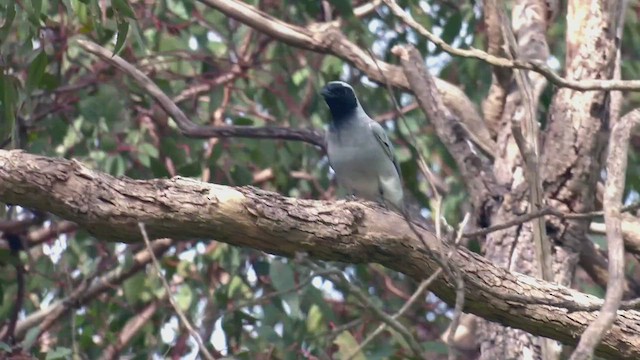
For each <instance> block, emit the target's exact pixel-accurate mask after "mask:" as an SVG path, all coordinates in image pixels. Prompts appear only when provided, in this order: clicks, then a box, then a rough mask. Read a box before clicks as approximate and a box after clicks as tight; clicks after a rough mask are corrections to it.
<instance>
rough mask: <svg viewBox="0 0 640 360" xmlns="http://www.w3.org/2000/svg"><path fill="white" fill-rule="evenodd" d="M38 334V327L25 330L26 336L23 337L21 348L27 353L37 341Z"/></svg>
mask: <svg viewBox="0 0 640 360" xmlns="http://www.w3.org/2000/svg"><path fill="white" fill-rule="evenodd" d="M39 334H40V326H34V327H32V328H31V329H29V330H27V334H26V335H25V336H24V340H22V348H23V349H24V350H25V351H29V349H31V346H33V343H35V341H36V340H37V339H38V335H39Z"/></svg>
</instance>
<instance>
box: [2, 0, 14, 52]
mask: <svg viewBox="0 0 640 360" xmlns="http://www.w3.org/2000/svg"><path fill="white" fill-rule="evenodd" d="M2 12H3V13H4V14H5V16H4V18H5V19H4V25H3V26H2V27H0V44H4V41H5V40H6V39H7V36H8V35H9V32H10V31H11V24H13V20H14V19H15V18H16V1H15V0H9V1H8V2H7V3H6V6H5V7H4V10H3V11H2Z"/></svg>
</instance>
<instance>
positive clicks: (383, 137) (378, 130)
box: [369, 121, 402, 182]
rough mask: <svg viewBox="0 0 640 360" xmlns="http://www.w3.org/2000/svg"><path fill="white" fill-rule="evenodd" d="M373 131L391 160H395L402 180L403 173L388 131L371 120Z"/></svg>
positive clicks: (394, 162) (395, 165) (394, 164)
mask: <svg viewBox="0 0 640 360" xmlns="http://www.w3.org/2000/svg"><path fill="white" fill-rule="evenodd" d="M369 127H370V128H371V131H372V132H373V136H374V137H375V138H376V140H378V143H380V146H382V149H384V152H385V154H387V156H388V157H389V160H391V161H392V162H393V166H394V167H395V168H396V172H397V173H398V177H399V178H400V181H401V182H402V173H401V172H400V166H399V165H398V161H397V160H396V155H395V152H394V151H393V144H392V143H391V141H389V137H388V136H387V132H386V131H384V129H383V128H382V126H381V125H380V124H378V123H377V122H375V121H371V122H370V126H369Z"/></svg>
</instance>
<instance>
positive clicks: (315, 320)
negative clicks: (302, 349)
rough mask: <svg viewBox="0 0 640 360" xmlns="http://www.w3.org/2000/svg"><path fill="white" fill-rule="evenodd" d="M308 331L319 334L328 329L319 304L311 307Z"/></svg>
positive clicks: (307, 321) (307, 323)
mask: <svg viewBox="0 0 640 360" xmlns="http://www.w3.org/2000/svg"><path fill="white" fill-rule="evenodd" d="M306 325H307V331H308V332H309V333H311V334H319V333H322V332H324V331H326V325H325V321H324V316H323V315H322V310H320V307H319V306H318V305H317V304H313V305H311V309H309V312H308V314H307V320H306Z"/></svg>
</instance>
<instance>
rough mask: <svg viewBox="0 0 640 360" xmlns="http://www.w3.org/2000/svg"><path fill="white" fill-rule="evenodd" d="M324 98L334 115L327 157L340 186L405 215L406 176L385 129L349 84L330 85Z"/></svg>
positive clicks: (330, 123)
mask: <svg viewBox="0 0 640 360" xmlns="http://www.w3.org/2000/svg"><path fill="white" fill-rule="evenodd" d="M321 95H322V97H323V98H324V101H325V102H326V104H327V106H328V107H329V112H330V113H331V121H330V122H329V131H328V132H327V134H326V143H327V156H328V158H329V165H330V166H331V168H332V169H333V170H334V172H335V174H336V177H337V180H338V184H339V185H340V186H342V187H343V188H345V189H346V190H347V191H349V192H350V193H351V195H355V196H356V197H359V198H362V199H365V200H370V201H376V202H378V203H381V204H383V205H385V206H386V207H387V208H388V207H389V205H390V206H391V207H393V208H395V209H396V210H398V211H400V212H403V211H404V193H403V189H402V175H401V172H400V167H399V166H398V162H397V160H396V157H395V153H394V150H393V144H392V143H391V141H389V137H388V136H387V133H386V132H385V130H384V129H383V128H382V126H381V125H380V124H378V123H377V122H375V121H373V119H371V118H370V117H369V115H367V113H366V112H365V111H364V109H363V108H362V105H361V104H360V101H359V100H358V98H357V96H356V93H355V91H354V90H353V87H351V85H349V84H347V83H346V82H343V81H331V82H329V83H327V84H326V85H325V86H324V87H323V88H322V90H321Z"/></svg>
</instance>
